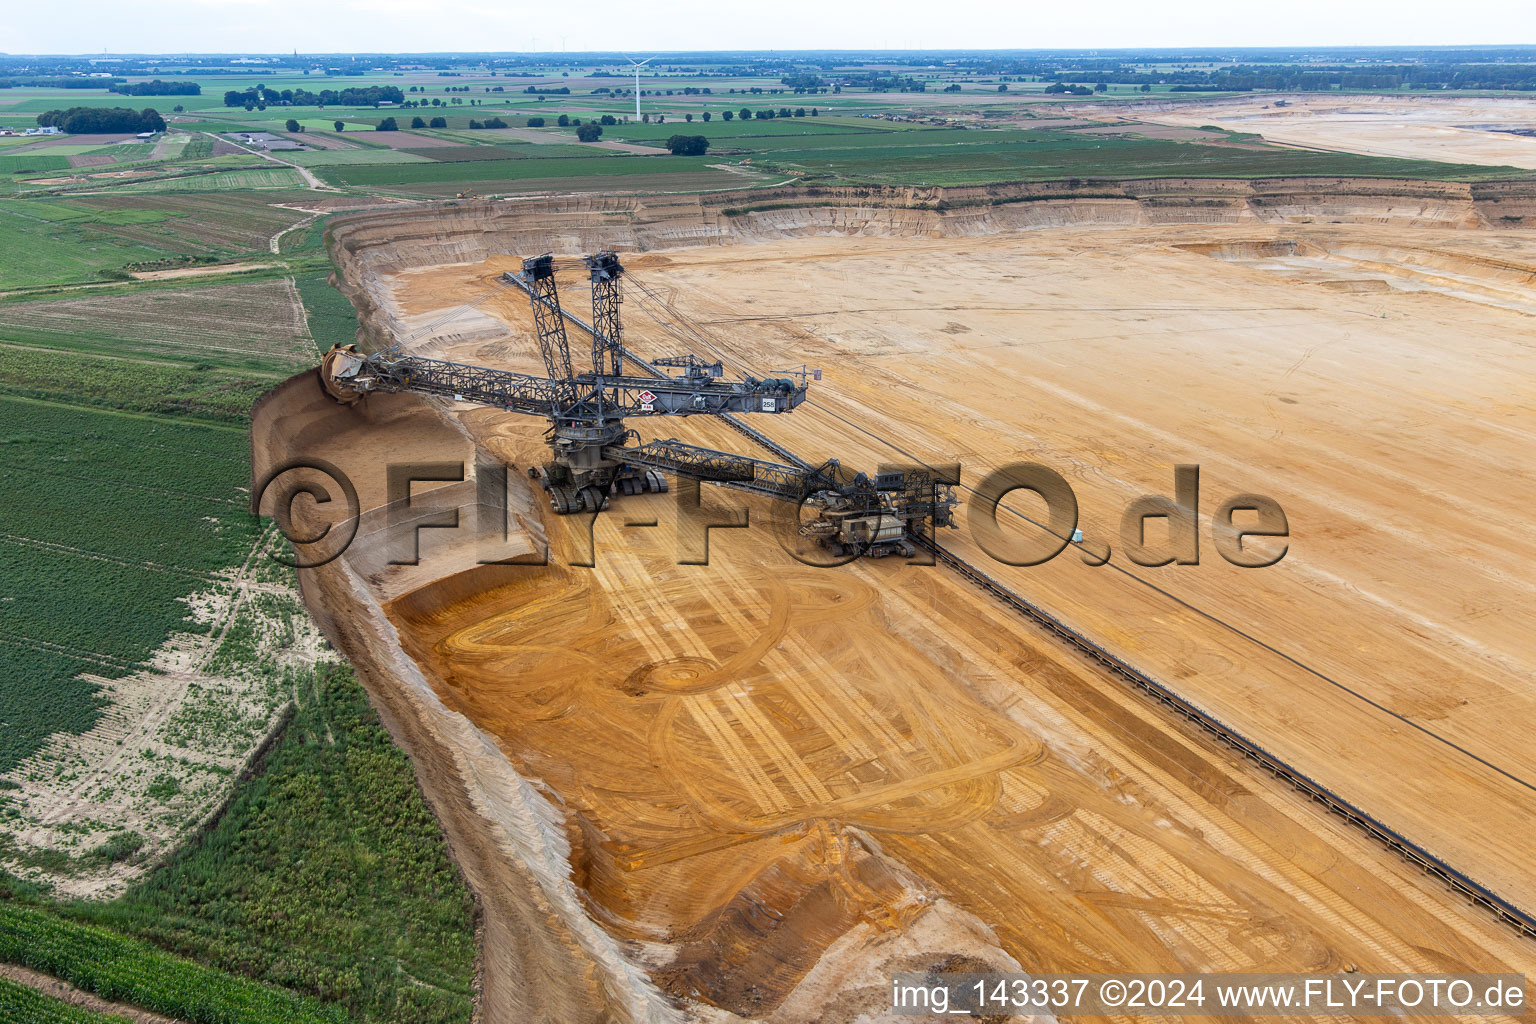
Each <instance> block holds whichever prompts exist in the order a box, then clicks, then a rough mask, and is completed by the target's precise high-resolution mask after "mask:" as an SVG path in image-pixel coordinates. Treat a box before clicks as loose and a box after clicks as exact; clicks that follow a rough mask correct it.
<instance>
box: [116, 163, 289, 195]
mask: <svg viewBox="0 0 1536 1024" xmlns="http://www.w3.org/2000/svg"><path fill="white" fill-rule="evenodd" d="M303 186H304V177H303V175H301V174H299V172H298V171H296V170H294V169H293V168H291V167H259V168H252V169H249V170H238V171H220V172H218V173H216V174H188V175H183V176H181V177H177V178H158V179H155V180H151V181H131V182H127V183H125V184H122V185H116V186H114V187H113V189H112V191H113V192H119V193H133V192H238V191H243V190H245V189H267V188H302V187H303Z"/></svg>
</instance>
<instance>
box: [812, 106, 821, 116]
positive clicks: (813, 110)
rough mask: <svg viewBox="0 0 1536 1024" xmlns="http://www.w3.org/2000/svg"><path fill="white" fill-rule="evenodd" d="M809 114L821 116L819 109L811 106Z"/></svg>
mask: <svg viewBox="0 0 1536 1024" xmlns="http://www.w3.org/2000/svg"><path fill="white" fill-rule="evenodd" d="M811 116H812V117H820V116H821V111H819V110H817V109H816V108H815V107H812V108H811Z"/></svg>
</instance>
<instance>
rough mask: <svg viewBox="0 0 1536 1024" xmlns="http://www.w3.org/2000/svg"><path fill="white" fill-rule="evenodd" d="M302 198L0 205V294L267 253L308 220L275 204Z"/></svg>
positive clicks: (100, 199)
mask: <svg viewBox="0 0 1536 1024" xmlns="http://www.w3.org/2000/svg"><path fill="white" fill-rule="evenodd" d="M287 173H293V172H291V171H290V172H287ZM300 195H302V194H300ZM268 196H270V203H269V202H268V200H267V198H266V197H268ZM297 197H299V196H296V195H295V194H294V193H291V192H271V193H260V192H258V193H250V194H242V193H238V192H233V193H231V192H223V193H208V194H196V193H179V194H178V193H167V194H161V195H156V194H140V195H128V194H123V195H120V194H117V193H116V192H113V193H99V194H92V195H78V196H70V197H68V198H40V199H26V200H0V237H4V238H5V240H6V244H5V245H0V287H4V288H31V287H40V286H48V285H59V284H71V283H75V282H81V281H91V280H100V279H101V278H102V277H103V276H104V275H105V276H109V277H110V276H114V273H115V272H119V271H122V270H124V269H127V268H134V267H138V266H141V265H151V266H152V265H165V266H171V265H176V264H177V263H181V262H185V261H187V260H190V259H194V258H205V259H220V258H226V257H231V256H240V255H244V254H247V253H250V252H265V251H266V249H267V241H268V239H269V238H271V236H272V235H275V234H277V233H278V232H279V231H281V230H283V229H284V228H286V227H288V226H289V225H291V224H293V223H295V222H297V221H299V220H302V219H303V217H304V214H303V213H302V212H299V211H295V210H286V209H281V208H279V207H277V206H274V205H271V203H278V202H283V201H286V200H291V199H293V198H297Z"/></svg>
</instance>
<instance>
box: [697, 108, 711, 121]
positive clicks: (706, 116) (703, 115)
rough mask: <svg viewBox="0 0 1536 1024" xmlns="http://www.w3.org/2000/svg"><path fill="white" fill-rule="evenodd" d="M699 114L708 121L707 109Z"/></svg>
mask: <svg viewBox="0 0 1536 1024" xmlns="http://www.w3.org/2000/svg"><path fill="white" fill-rule="evenodd" d="M699 116H700V117H702V118H703V119H704V120H705V121H708V120H709V111H707V110H706V111H704V113H702V114H700V115H699Z"/></svg>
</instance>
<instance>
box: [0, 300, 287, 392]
mask: <svg viewBox="0 0 1536 1024" xmlns="http://www.w3.org/2000/svg"><path fill="white" fill-rule="evenodd" d="M0 341H3V342H9V343H11V344H13V345H26V346H31V347H40V348H50V349H62V350H66V351H72V352H89V353H96V354H100V355H104V356H111V357H117V358H122V357H128V358H132V359H151V360H157V361H164V360H173V361H178V362H183V363H190V364H197V365H207V366H221V367H230V368H238V369H242V370H254V371H258V372H266V373H272V374H277V373H291V372H293V371H294V370H296V369H300V368H302V367H303V366H306V365H308V364H309V363H310V362H311V361H312V360H313V358H314V346H313V343H312V341H311V340H310V338H309V334H308V330H307V328H306V322H305V316H304V309H303V307H302V306H301V305H300V303H299V298H298V294H297V292H296V291H295V289H294V286H293V284H292V283H291V282H289V281H288V279H287V278H284V277H257V278H256V279H251V280H235V281H223V282H221V281H218V280H217V279H215V280H213V281H201V282H199V281H195V280H194V281H192V282H191V283H186V284H181V285H179V286H178V285H175V284H173V283H171V282H166V283H163V284H159V285H156V286H153V287H145V286H137V287H131V288H113V289H108V290H106V291H104V292H91V291H87V292H75V293H69V294H66V295H62V296H57V297H51V298H45V299H35V300H32V301H26V302H20V301H10V302H0Z"/></svg>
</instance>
